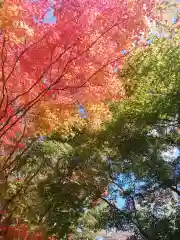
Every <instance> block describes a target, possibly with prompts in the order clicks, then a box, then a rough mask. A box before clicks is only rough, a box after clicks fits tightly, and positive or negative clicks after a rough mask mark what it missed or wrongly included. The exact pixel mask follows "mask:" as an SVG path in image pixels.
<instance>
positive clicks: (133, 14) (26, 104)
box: [0, 0, 154, 147]
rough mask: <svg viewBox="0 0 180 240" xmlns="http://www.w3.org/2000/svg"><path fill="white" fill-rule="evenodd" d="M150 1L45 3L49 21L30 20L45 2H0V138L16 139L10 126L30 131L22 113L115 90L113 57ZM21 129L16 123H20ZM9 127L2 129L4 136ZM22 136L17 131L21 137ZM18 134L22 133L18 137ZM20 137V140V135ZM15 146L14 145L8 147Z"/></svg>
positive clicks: (127, 44) (115, 94)
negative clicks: (53, 18)
mask: <svg viewBox="0 0 180 240" xmlns="http://www.w3.org/2000/svg"><path fill="white" fill-rule="evenodd" d="M153 4H154V1H153V0H152V1H146V0H141V1H127V2H126V1H124V2H121V1H119V0H118V1H117V0H113V1H111V3H107V2H104V1H101V0H99V1H87V0H83V1H79V0H76V1H74V0H68V1H61V3H58V2H57V3H53V4H51V5H53V8H54V10H55V16H56V24H45V23H43V22H42V21H41V23H39V24H37V23H36V22H35V21H34V20H33V16H32V12H33V14H34V17H35V18H36V19H43V18H44V16H45V14H46V12H47V9H48V7H49V5H50V3H49V2H48V1H38V2H31V1H26V2H22V1H18V0H16V1H13V0H8V1H5V2H4V3H3V6H2V8H1V10H0V11H1V13H2V14H1V17H0V29H1V40H0V43H1V66H2V67H1V69H0V76H1V81H0V88H1V99H0V116H1V117H0V118H1V120H0V121H1V127H0V138H1V140H2V143H3V147H4V146H5V144H6V145H8V146H9V145H10V144H11V143H13V146H15V143H14V142H13V141H12V140H9V139H10V137H11V138H13V139H14V141H16V142H17V140H16V139H17V137H16V136H15V132H16V133H17V132H19V133H22V131H23V129H24V128H25V130H24V134H23V135H28V134H30V135H32V134H33V130H34V129H33V121H32V118H31V117H28V115H29V113H30V112H33V113H35V114H36V112H35V110H34V106H38V104H39V102H40V101H41V102H47V101H50V100H52V99H54V100H53V104H56V103H58V104H73V103H75V102H76V101H77V100H78V101H80V102H81V103H86V102H90V103H97V102H99V101H104V100H108V99H110V100H113V99H114V100H115V99H116V100H117V99H121V98H122V97H123V91H122V85H121V82H120V81H119V80H117V78H116V75H115V74H114V73H113V64H114V62H115V61H116V62H118V64H122V62H123V58H124V55H123V53H122V52H121V51H122V50H123V49H126V52H127V53H128V51H129V50H130V48H131V44H132V42H133V39H134V38H137V35H138V33H139V32H140V31H144V33H145V34H146V32H147V26H146V20H145V16H148V17H150V15H151V13H152V11H151V10H152V7H153ZM22 128H23V129H22ZM8 134H9V136H8ZM22 138H23V137H22ZM21 140H22V139H21ZM20 142H21V141H20ZM16 147H17V146H16Z"/></svg>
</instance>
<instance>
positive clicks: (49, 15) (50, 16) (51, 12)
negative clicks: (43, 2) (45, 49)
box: [31, 0, 56, 24]
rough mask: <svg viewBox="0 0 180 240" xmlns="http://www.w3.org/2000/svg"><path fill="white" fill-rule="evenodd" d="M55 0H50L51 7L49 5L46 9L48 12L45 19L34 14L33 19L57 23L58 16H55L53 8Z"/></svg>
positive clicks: (34, 0)
mask: <svg viewBox="0 0 180 240" xmlns="http://www.w3.org/2000/svg"><path fill="white" fill-rule="evenodd" d="M31 2H39V0H31ZM53 4H54V0H51V1H50V7H48V8H47V9H46V10H45V11H47V12H46V14H45V16H44V18H43V19H40V20H38V19H36V18H35V16H32V18H33V20H34V22H35V23H37V24H42V23H45V24H55V23H56V17H55V16H54V8H53Z"/></svg>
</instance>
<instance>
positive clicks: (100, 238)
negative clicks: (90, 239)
mask: <svg viewBox="0 0 180 240" xmlns="http://www.w3.org/2000/svg"><path fill="white" fill-rule="evenodd" d="M95 240H104V237H99V236H98V237H96V239H95Z"/></svg>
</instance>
